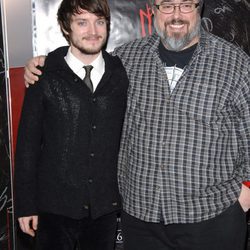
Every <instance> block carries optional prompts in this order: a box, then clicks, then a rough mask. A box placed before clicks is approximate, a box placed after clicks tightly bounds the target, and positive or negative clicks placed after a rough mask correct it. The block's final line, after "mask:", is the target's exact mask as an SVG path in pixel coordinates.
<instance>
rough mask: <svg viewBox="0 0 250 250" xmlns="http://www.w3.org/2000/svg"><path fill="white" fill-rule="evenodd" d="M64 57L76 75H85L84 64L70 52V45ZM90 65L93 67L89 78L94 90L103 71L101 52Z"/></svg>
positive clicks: (81, 76)
mask: <svg viewBox="0 0 250 250" xmlns="http://www.w3.org/2000/svg"><path fill="white" fill-rule="evenodd" d="M64 59H65V61H66V63H67V64H68V65H69V67H70V68H71V69H72V71H73V72H74V73H75V74H76V75H78V76H79V77H80V78H81V79H83V78H84V77H85V70H84V68H83V66H86V65H85V64H84V63H83V62H81V61H80V60H79V59H78V58H76V57H75V56H74V55H73V54H72V53H71V49H70V47H69V50H68V53H67V55H66V56H65V57H64ZM90 65H92V66H93V69H92V70H91V73H90V78H91V81H92V83H93V90H94V91H95V90H96V88H97V85H98V84H99V82H100V80H101V78H102V76H103V74H104V72H105V61H104V59H103V56H102V52H100V54H99V55H98V57H97V58H96V59H95V60H94V61H93V62H92V63H91V64H90Z"/></svg>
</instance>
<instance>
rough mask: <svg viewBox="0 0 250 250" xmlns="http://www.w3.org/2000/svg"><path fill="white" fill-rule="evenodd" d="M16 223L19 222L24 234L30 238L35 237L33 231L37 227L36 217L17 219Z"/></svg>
mask: <svg viewBox="0 0 250 250" xmlns="http://www.w3.org/2000/svg"><path fill="white" fill-rule="evenodd" d="M18 222H19V225H20V228H21V230H22V231H23V232H24V233H26V234H29V235H30V236H32V237H34V236H35V231H36V230H37V225H38V216H37V215H33V216H28V217H20V218H18Z"/></svg>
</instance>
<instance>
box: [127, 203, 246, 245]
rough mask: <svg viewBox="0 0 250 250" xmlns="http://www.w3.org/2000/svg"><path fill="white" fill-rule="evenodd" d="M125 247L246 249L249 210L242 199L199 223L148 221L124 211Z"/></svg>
mask: <svg viewBox="0 0 250 250" xmlns="http://www.w3.org/2000/svg"><path fill="white" fill-rule="evenodd" d="M122 230H123V236H124V250H142V249H143V250H243V249H245V242H246V231H247V222H246V213H244V211H243V210H242V208H241V206H240V204H239V202H236V203H235V204H234V205H233V206H231V207H229V208H228V209H227V210H226V211H224V212H223V213H221V214H220V215H218V216H217V217H215V218H213V219H210V220H206V221H203V222H199V223H191V224H171V225H164V224H161V223H148V222H144V221H141V220H138V219H136V218H135V217H132V216H130V215H128V214H126V213H124V212H123V214H122Z"/></svg>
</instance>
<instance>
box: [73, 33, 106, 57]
mask: <svg viewBox="0 0 250 250" xmlns="http://www.w3.org/2000/svg"><path fill="white" fill-rule="evenodd" d="M99 38H100V37H99ZM83 39H88V38H87V37H84V38H83ZM106 40H107V39H106V38H105V39H103V41H102V42H101V43H100V45H99V46H98V47H96V48H91V47H89V48H88V47H86V46H82V45H79V43H78V42H75V41H73V40H72V41H71V44H72V45H74V47H75V48H77V49H78V50H79V51H80V52H81V53H82V54H85V55H95V54H98V53H99V52H100V51H101V50H102V48H103V47H104V45H105V44H106Z"/></svg>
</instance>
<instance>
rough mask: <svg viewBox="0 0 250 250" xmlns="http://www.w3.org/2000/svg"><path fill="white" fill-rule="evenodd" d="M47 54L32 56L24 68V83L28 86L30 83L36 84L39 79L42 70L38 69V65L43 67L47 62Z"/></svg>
mask: <svg viewBox="0 0 250 250" xmlns="http://www.w3.org/2000/svg"><path fill="white" fill-rule="evenodd" d="M45 58H46V57H45V56H37V57H33V58H31V59H30V60H29V61H28V62H27V64H26V65H25V68H24V83H25V86H26V87H27V88H28V87H29V84H34V83H35V82H36V81H38V79H39V78H38V76H40V75H41V74H42V72H41V70H39V69H37V66H40V67H43V66H44V62H45Z"/></svg>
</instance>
